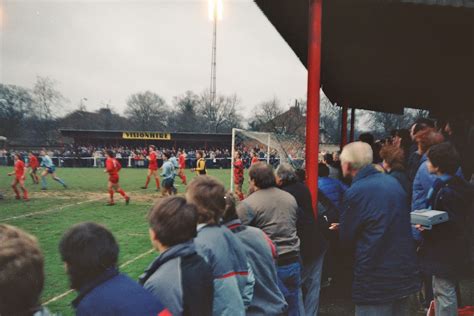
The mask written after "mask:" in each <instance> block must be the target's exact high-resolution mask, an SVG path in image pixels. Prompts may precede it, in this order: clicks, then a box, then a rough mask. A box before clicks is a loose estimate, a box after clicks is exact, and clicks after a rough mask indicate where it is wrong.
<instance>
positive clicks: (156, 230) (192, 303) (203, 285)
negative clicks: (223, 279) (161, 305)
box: [140, 196, 214, 316]
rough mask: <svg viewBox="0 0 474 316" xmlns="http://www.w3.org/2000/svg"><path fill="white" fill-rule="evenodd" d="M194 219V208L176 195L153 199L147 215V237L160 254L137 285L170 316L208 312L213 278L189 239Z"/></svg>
mask: <svg viewBox="0 0 474 316" xmlns="http://www.w3.org/2000/svg"><path fill="white" fill-rule="evenodd" d="M197 219H198V216H197V211H196V208H195V207H194V206H193V205H191V204H188V203H186V199H185V198H183V197H177V196H176V197H168V198H165V199H163V200H161V201H159V202H157V203H156V204H155V205H154V206H153V208H152V209H151V211H150V213H149V214H148V222H149V224H150V228H149V233H150V240H151V243H152V245H153V247H154V248H155V249H156V250H158V251H159V252H160V255H159V256H158V257H157V258H156V259H155V260H154V261H153V262H152V263H151V265H150V266H149V267H148V269H147V270H146V271H145V273H144V274H143V275H142V276H141V277H140V284H142V285H143V286H144V287H145V289H147V290H148V291H150V292H151V293H152V294H153V295H154V296H155V297H156V298H160V299H162V300H163V301H164V302H165V306H166V307H167V308H168V309H169V310H170V312H171V314H172V315H174V316H181V315H196V316H198V315H199V316H200V315H202V316H205V315H211V314H212V300H213V291H214V285H213V282H214V278H213V276H212V270H211V267H210V266H209V265H208V264H207V263H206V261H204V259H203V258H202V257H201V256H200V255H198V254H197V251H196V246H195V244H194V242H193V238H194V237H196V234H197V228H196V227H197Z"/></svg>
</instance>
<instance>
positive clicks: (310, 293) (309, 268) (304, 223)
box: [275, 163, 339, 315]
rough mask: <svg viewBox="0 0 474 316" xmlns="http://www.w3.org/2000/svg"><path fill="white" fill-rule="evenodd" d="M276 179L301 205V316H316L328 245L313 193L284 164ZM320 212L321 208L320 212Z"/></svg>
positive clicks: (298, 223)
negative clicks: (316, 218) (314, 204)
mask: <svg viewBox="0 0 474 316" xmlns="http://www.w3.org/2000/svg"><path fill="white" fill-rule="evenodd" d="M275 176H276V181H277V185H278V186H279V187H280V188H281V189H282V190H283V191H286V192H288V193H290V194H291V195H292V196H293V197H294V198H295V200H296V203H297V205H298V220H297V222H296V227H297V233H298V237H299V239H300V242H301V244H300V250H301V251H300V253H301V259H302V262H303V271H302V273H301V278H302V292H303V302H304V310H303V311H302V313H301V314H302V315H317V314H318V311H319V294H320V290H321V275H322V270H323V262H324V256H325V253H326V250H327V243H326V240H325V238H324V236H323V234H322V233H321V231H320V229H319V227H320V226H318V225H317V224H316V220H315V217H314V212H313V205H312V198H311V192H310V191H309V189H308V187H307V186H306V185H305V184H304V183H303V182H301V181H299V179H298V177H297V175H296V172H295V170H294V169H293V167H292V166H291V165H289V164H287V163H282V164H280V165H279V166H278V168H277V169H276V171H275ZM332 180H334V179H332ZM334 181H339V180H334ZM320 208H321V207H318V209H320Z"/></svg>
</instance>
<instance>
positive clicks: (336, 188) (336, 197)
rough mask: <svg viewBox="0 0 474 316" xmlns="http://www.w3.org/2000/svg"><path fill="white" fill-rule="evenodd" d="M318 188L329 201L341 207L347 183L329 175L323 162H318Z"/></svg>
mask: <svg viewBox="0 0 474 316" xmlns="http://www.w3.org/2000/svg"><path fill="white" fill-rule="evenodd" d="M318 188H319V190H321V192H323V193H324V195H325V196H326V197H327V198H328V199H329V200H331V202H332V203H333V204H334V205H335V206H336V207H337V208H338V209H341V203H342V198H343V196H344V192H346V190H347V185H345V184H344V183H342V182H341V181H340V180H338V179H334V178H331V177H330V176H329V168H328V167H327V166H326V164H324V163H319V164H318Z"/></svg>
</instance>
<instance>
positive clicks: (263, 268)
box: [223, 192, 287, 315]
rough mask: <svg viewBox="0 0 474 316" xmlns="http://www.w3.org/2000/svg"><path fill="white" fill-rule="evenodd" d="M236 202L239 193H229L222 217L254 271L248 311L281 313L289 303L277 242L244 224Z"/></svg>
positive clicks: (249, 312) (251, 312)
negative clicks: (280, 278)
mask: <svg viewBox="0 0 474 316" xmlns="http://www.w3.org/2000/svg"><path fill="white" fill-rule="evenodd" d="M236 203H237V199H236V196H235V195H234V194H233V193H230V192H229V193H227V195H226V209H225V212H224V217H223V221H224V223H225V225H226V226H227V227H228V228H229V229H230V230H231V231H232V232H233V233H234V234H235V235H236V236H237V237H238V238H239V239H240V241H241V242H242V244H243V245H244V247H245V251H246V253H247V257H248V260H249V262H250V265H251V267H252V271H253V273H254V275H255V287H254V292H253V299H252V302H251V303H250V306H249V307H248V308H247V311H246V315H282V314H284V312H285V311H286V308H287V303H286V301H285V297H284V296H283V294H282V292H281V291H280V288H279V287H278V276H277V271H276V266H275V261H274V257H276V256H277V254H276V248H275V245H274V244H273V242H272V241H271V240H270V239H269V238H268V236H267V235H265V233H264V232H263V231H261V230H260V229H258V228H256V227H251V226H245V225H242V222H241V221H240V219H239V217H238V216H237V210H236Z"/></svg>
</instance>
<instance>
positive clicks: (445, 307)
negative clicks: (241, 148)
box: [418, 142, 473, 316]
mask: <svg viewBox="0 0 474 316" xmlns="http://www.w3.org/2000/svg"><path fill="white" fill-rule="evenodd" d="M427 156H428V165H427V166H428V170H429V172H430V173H433V174H435V175H436V176H437V178H436V180H435V181H434V183H433V186H432V188H431V190H430V194H429V198H428V207H429V208H430V209H434V210H440V211H445V212H447V213H448V216H449V221H448V222H445V223H442V224H439V225H435V226H434V227H433V229H432V230H429V231H426V230H423V229H422V228H420V227H418V228H419V229H420V230H421V231H422V232H423V233H422V234H423V243H422V245H421V246H420V251H419V256H420V259H421V264H422V268H423V271H424V272H425V273H427V274H430V275H433V292H434V299H435V309H436V311H435V312H436V315H447V316H451V315H452V316H455V315H457V314H458V302H457V295H456V283H457V281H459V280H460V279H462V278H463V277H466V276H468V273H469V272H472V262H470V260H469V243H468V240H467V238H468V237H467V236H469V229H471V227H469V226H468V225H469V224H468V219H469V218H472V215H473V214H472V208H471V205H472V193H473V192H472V188H470V187H469V185H468V184H467V182H466V181H465V180H464V179H462V178H461V177H459V176H457V175H456V171H457V170H458V169H459V164H460V158H459V154H458V153H457V151H456V149H455V148H454V146H452V145H451V144H450V143H447V142H446V143H442V144H438V145H434V146H433V147H431V148H430V150H429V151H428V154H427ZM469 213H471V214H469Z"/></svg>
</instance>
